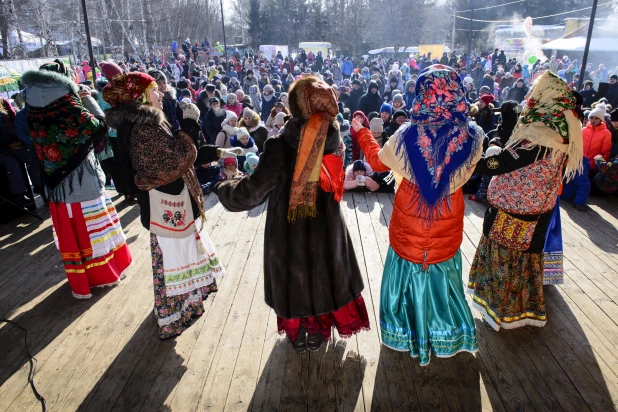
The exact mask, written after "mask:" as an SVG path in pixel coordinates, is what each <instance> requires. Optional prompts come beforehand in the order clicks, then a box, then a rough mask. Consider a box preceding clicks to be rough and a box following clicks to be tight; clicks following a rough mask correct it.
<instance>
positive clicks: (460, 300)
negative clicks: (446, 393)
mask: <svg viewBox="0 0 618 412" xmlns="http://www.w3.org/2000/svg"><path fill="white" fill-rule="evenodd" d="M461 271H462V265H461V251H457V253H456V254H455V256H453V257H452V258H451V259H449V260H447V261H445V262H441V263H438V264H435V265H429V267H428V269H425V270H423V265H422V264H417V263H412V262H410V261H407V260H405V259H403V258H401V257H399V256H398V255H397V254H396V253H395V251H394V250H393V249H392V248H389V250H388V255H387V257H386V262H385V264H384V274H383V277H382V289H381V292H380V293H381V295H380V330H381V332H382V344H383V345H385V346H387V347H389V348H391V349H394V350H397V351H401V352H410V355H412V356H413V357H415V358H416V357H418V358H419V360H420V363H421V365H422V366H424V365H427V364H429V361H430V360H431V352H433V354H434V355H435V356H437V357H439V358H448V357H451V356H454V355H455V354H457V353H458V352H462V351H465V352H471V353H474V352H476V351H477V349H478V347H477V344H476V328H475V325H474V318H473V317H472V312H471V311H470V308H469V307H468V304H467V302H466V297H465V294H464V287H463V281H462V279H461Z"/></svg>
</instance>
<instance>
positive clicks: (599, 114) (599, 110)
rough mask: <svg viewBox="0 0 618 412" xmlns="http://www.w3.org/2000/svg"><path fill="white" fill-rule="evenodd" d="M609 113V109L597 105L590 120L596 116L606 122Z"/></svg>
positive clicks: (591, 113) (602, 105)
mask: <svg viewBox="0 0 618 412" xmlns="http://www.w3.org/2000/svg"><path fill="white" fill-rule="evenodd" d="M606 113H607V107H606V106H605V105H604V104H603V103H599V104H597V105H596V106H595V107H594V109H592V110H590V114H589V115H588V118H590V117H592V116H594V117H598V118H599V119H601V120H605V114H606Z"/></svg>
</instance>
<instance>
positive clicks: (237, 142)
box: [231, 127, 258, 171]
mask: <svg viewBox="0 0 618 412" xmlns="http://www.w3.org/2000/svg"><path fill="white" fill-rule="evenodd" d="M231 143H232V147H239V148H241V149H242V151H243V153H242V155H240V156H238V164H239V165H241V168H243V169H242V170H243V171H244V164H245V160H246V156H247V154H249V153H256V154H257V152H258V148H257V146H256V145H255V141H254V140H253V138H252V137H251V136H250V135H249V132H248V131H247V129H246V128H244V127H241V128H239V129H238V132H236V135H235V136H232V139H231Z"/></svg>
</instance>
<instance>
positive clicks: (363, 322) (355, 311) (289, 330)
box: [277, 295, 369, 342]
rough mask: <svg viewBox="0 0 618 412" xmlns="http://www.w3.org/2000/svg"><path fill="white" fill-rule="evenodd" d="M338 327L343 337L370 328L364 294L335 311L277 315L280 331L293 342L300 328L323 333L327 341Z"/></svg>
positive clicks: (314, 333)
mask: <svg viewBox="0 0 618 412" xmlns="http://www.w3.org/2000/svg"><path fill="white" fill-rule="evenodd" d="M333 326H334V327H336V328H337V332H338V333H339V335H340V336H341V337H342V338H349V337H350V336H352V335H355V334H356V333H358V332H360V331H361V330H369V315H367V308H366V307H365V301H364V300H363V297H362V295H358V296H357V297H356V299H354V300H353V301H352V302H350V303H348V304H347V305H345V306H344V307H342V308H339V309H337V310H336V311H334V312H331V313H326V314H323V315H318V316H311V317H306V318H291V319H288V318H281V317H279V316H277V328H278V329H279V333H281V334H282V333H284V332H285V334H286V335H287V336H288V337H289V338H290V340H291V341H292V342H295V341H296V338H297V337H298V332H299V331H300V328H303V327H304V328H305V329H307V331H308V332H309V333H310V334H312V335H317V334H318V333H321V334H322V338H323V339H324V341H325V342H328V341H329V340H330V338H331V333H332V328H333Z"/></svg>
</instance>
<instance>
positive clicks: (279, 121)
mask: <svg viewBox="0 0 618 412" xmlns="http://www.w3.org/2000/svg"><path fill="white" fill-rule="evenodd" d="M285 116H287V114H286V113H285V112H279V113H277V115H276V116H275V124H276V125H277V126H279V127H281V126H283V125H284V124H285Z"/></svg>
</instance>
